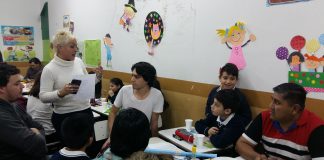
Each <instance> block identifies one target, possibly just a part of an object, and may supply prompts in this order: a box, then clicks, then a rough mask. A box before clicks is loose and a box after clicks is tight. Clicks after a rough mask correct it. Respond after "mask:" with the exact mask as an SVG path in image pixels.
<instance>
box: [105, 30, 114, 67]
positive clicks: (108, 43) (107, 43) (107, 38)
mask: <svg viewBox="0 0 324 160" xmlns="http://www.w3.org/2000/svg"><path fill="white" fill-rule="evenodd" d="M103 42H104V46H105V48H106V58H107V67H112V63H111V60H112V55H111V48H112V47H113V43H112V41H111V37H110V34H109V33H107V34H106V35H105V37H104V38H103Z"/></svg>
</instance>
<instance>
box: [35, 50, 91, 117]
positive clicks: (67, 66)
mask: <svg viewBox="0 0 324 160" xmlns="http://www.w3.org/2000/svg"><path fill="white" fill-rule="evenodd" d="M85 74H88V72H87V70H86V67H85V65H84V63H83V62H82V60H81V59H80V58H78V57H75V60H74V61H65V60H63V59H61V58H59V57H57V56H56V55H54V58H53V59H52V60H51V61H50V62H49V63H48V64H47V65H46V66H45V67H44V69H43V73H42V76H41V83H40V84H41V85H40V93H39V98H40V100H41V101H42V102H43V103H53V104H54V112H55V113H58V114H64V113H70V112H75V111H81V110H84V109H87V108H89V107H90V103H89V100H88V99H85V100H75V99H73V96H74V94H69V95H66V96H65V97H63V98H60V97H59V96H58V95H57V92H58V90H60V89H62V88H63V87H64V85H65V84H68V83H70V82H71V80H72V78H73V76H75V75H85Z"/></svg>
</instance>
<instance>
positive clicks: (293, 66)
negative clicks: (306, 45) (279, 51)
mask: <svg viewBox="0 0 324 160" xmlns="http://www.w3.org/2000/svg"><path fill="white" fill-rule="evenodd" d="M287 61H288V64H289V67H290V70H291V71H295V72H300V70H301V63H302V62H304V61H305V59H304V56H303V54H301V53H300V52H299V51H295V52H293V53H291V54H290V55H289V57H288V60H287Z"/></svg>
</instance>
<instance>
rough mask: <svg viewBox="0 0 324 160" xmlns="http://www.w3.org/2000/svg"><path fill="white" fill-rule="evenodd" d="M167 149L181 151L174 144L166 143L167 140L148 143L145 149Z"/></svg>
mask: <svg viewBox="0 0 324 160" xmlns="http://www.w3.org/2000/svg"><path fill="white" fill-rule="evenodd" d="M166 148H167V149H168V150H172V151H176V152H182V150H181V149H179V148H178V147H176V146H175V145H173V144H171V143H168V142H165V141H163V142H159V143H154V144H150V143H149V145H148V146H147V148H146V149H166Z"/></svg>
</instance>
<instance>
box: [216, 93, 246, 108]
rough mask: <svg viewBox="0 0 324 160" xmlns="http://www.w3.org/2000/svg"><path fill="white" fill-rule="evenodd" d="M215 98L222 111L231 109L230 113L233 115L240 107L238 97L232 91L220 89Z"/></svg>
mask: <svg viewBox="0 0 324 160" xmlns="http://www.w3.org/2000/svg"><path fill="white" fill-rule="evenodd" d="M215 98H216V100H217V101H218V102H220V103H221V104H222V105H223V107H224V109H231V110H232V113H235V112H236V111H237V110H238V107H239V105H240V97H239V95H238V93H237V91H235V90H233V89H222V90H220V91H218V92H217V94H216V96H215Z"/></svg>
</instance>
